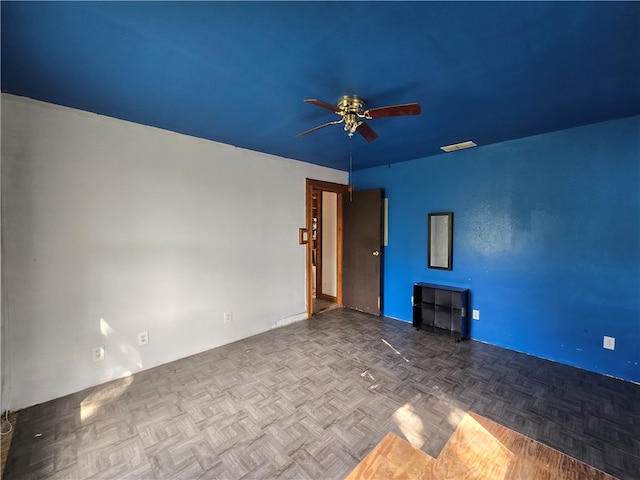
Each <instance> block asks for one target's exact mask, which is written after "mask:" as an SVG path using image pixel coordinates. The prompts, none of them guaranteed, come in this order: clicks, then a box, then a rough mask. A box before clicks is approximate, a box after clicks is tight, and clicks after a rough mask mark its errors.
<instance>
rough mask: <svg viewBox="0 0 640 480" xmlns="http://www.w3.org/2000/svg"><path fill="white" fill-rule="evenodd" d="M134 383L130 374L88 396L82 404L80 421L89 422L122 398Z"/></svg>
mask: <svg viewBox="0 0 640 480" xmlns="http://www.w3.org/2000/svg"><path fill="white" fill-rule="evenodd" d="M132 383H133V376H131V373H130V372H129V375H128V376H127V377H124V378H121V379H119V380H115V381H113V382H110V383H108V384H107V385H105V386H104V387H101V388H98V390H96V391H95V392H93V393H92V394H90V395H89V396H87V398H85V399H84V400H83V401H82V402H81V403H80V420H81V421H82V422H85V421H87V420H89V419H90V418H91V417H92V416H94V415H95V414H96V413H98V411H99V410H100V409H101V408H102V407H103V406H106V405H107V404H109V403H111V402H114V401H115V400H117V399H118V398H120V396H122V394H123V393H124V392H125V391H126V390H127V389H128V388H129V386H130V385H131V384H132Z"/></svg>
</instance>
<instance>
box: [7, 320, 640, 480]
mask: <svg viewBox="0 0 640 480" xmlns="http://www.w3.org/2000/svg"><path fill="white" fill-rule="evenodd" d="M467 411H473V412H476V413H478V414H480V415H482V416H484V417H486V418H489V419H491V420H493V421H496V422H498V423H500V424H502V425H505V426H506V427H508V428H510V429H512V430H514V431H516V432H519V433H521V434H523V435H526V436H527V437H530V438H532V439H534V440H537V441H538V442H540V443H542V444H544V445H547V446H549V447H552V448H554V449H556V450H559V451H561V452H563V453H565V454H567V455H570V456H572V457H575V458H577V459H578V460H580V461H581V462H584V463H586V464H588V465H592V466H594V467H596V468H597V469H599V470H602V471H605V472H607V473H609V474H611V475H614V476H615V477H618V478H620V479H623V480H626V479H637V478H638V472H640V386H638V385H634V384H631V383H629V382H623V381H620V380H616V379H613V378H609V377H605V376H601V375H596V374H592V373H589V372H585V371H583V370H578V369H575V368H572V367H568V366H565V365H560V364H556V363H552V362H548V361H545V360H541V359H538V358H535V357H531V356H527V355H523V354H520V353H517V352H513V351H509V350H505V349H501V348H498V347H494V346H491V345H486V344H482V343H479V342H474V341H465V342H460V343H457V342H455V341H454V340H452V339H451V338H448V337H442V336H437V335H434V334H429V333H427V332H424V331H416V330H414V329H413V328H412V327H411V325H410V324H408V323H405V322H400V321H397V320H392V319H387V318H379V317H373V316H370V315H366V314H362V313H359V312H353V311H349V310H343V309H336V310H329V311H325V312H322V313H320V314H318V315H317V316H315V317H313V318H312V319H310V320H306V321H302V322H298V323H295V324H292V325H288V326H286V327H283V328H279V329H275V330H272V331H269V332H266V333H263V334H260V335H256V336H254V337H251V338H247V339H245V340H242V341H239V342H236V343H233V344H230V345H226V346H223V347H220V348H216V349H213V350H210V351H207V352H203V353H201V354H198V355H194V356H192V357H188V358H185V359H182V360H178V361H176V362H172V363H170V364H166V365H162V366H159V367H156V368H153V369H150V370H146V371H143V372H139V373H136V374H135V375H133V376H131V377H127V378H123V379H120V380H117V381H113V382H110V383H107V384H104V385H99V386H96V387H93V388H90V389H87V390H84V391H82V392H78V393H75V394H72V395H68V396H66V397H63V398H59V399H56V400H53V401H51V402H47V403H44V404H41V405H37V406H34V407H31V408H27V409H24V410H22V411H20V412H17V425H16V431H15V433H14V436H13V442H12V445H11V449H10V451H9V454H8V458H7V465H6V468H5V477H4V478H6V479H12V478H20V479H32V478H34V479H35V478H52V479H55V478H72V479H90V478H91V479H98V478H100V479H122V478H143V479H144V478H146V479H168V478H185V479H196V478H225V479H226V478H229V479H240V478H311V479H319V478H344V477H345V476H346V475H347V474H348V473H349V472H350V471H351V470H353V468H354V467H355V466H356V465H357V464H358V463H359V462H360V461H361V460H362V459H363V458H364V457H365V456H366V455H367V453H369V452H370V451H371V450H372V449H373V448H374V447H375V445H377V444H378V443H379V442H380V441H381V440H382V439H383V438H384V436H385V435H386V434H387V433H389V432H393V433H394V434H396V435H398V436H399V437H401V438H403V439H406V440H407V441H409V442H410V443H411V444H412V445H414V446H416V447H417V448H419V449H420V450H422V451H424V452H425V453H427V454H429V455H430V456H432V457H434V458H437V457H438V455H439V454H440V452H441V451H442V449H443V447H444V446H445V444H446V443H447V441H448V440H449V439H450V437H451V435H452V434H453V433H454V431H455V430H456V428H457V427H458V425H459V423H460V422H461V421H462V419H463V418H464V416H465V414H466V412H467Z"/></svg>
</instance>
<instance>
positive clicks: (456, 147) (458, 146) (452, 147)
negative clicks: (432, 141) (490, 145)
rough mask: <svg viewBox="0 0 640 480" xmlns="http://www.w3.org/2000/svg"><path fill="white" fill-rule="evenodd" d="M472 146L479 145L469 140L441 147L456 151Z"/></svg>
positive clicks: (445, 149) (448, 150) (446, 150)
mask: <svg viewBox="0 0 640 480" xmlns="http://www.w3.org/2000/svg"><path fill="white" fill-rule="evenodd" d="M471 147H477V145H476V144H475V143H473V142H472V141H471V140H469V141H468V142H462V143H454V144H453V145H445V146H444V147H440V148H441V149H442V150H444V151H445V152H454V151H456V150H464V149H465V148H471Z"/></svg>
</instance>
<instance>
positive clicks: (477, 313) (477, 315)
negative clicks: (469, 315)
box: [473, 310, 480, 320]
mask: <svg viewBox="0 0 640 480" xmlns="http://www.w3.org/2000/svg"><path fill="white" fill-rule="evenodd" d="M473 319H474V320H480V310H474V311H473Z"/></svg>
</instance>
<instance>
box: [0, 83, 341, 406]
mask: <svg viewBox="0 0 640 480" xmlns="http://www.w3.org/2000/svg"><path fill="white" fill-rule="evenodd" d="M2 163H3V169H4V171H3V175H2V187H3V188H2V201H3V202H2V209H3V211H2V233H3V235H4V252H3V255H2V258H3V261H4V263H3V275H4V282H5V285H4V287H5V294H6V297H5V302H6V304H5V307H6V308H5V311H6V316H3V319H4V320H5V321H6V322H7V327H8V328H7V330H8V340H9V342H10V348H8V351H9V353H8V355H5V358H4V361H5V365H4V366H5V368H6V369H7V379H6V381H7V383H8V385H3V390H5V387H8V389H9V394H8V395H7V394H5V396H4V401H3V406H5V408H9V409H11V410H16V409H19V408H22V407H25V406H28V405H32V404H37V403H41V402H44V401H46V400H49V399H52V398H55V397H59V396H62V395H65V394H68V393H71V392H75V391H79V390H82V389H84V388H86V387H89V386H92V385H96V384H99V383H102V382H105V381H108V380H111V379H114V378H118V377H122V376H126V375H129V374H130V373H133V372H136V371H139V370H141V369H146V368H149V367H152V366H155V365H159V364H162V363H166V362H169V361H172V360H175V359H178V358H182V357H185V356H188V355H192V354H195V353H197V352H200V351H203V350H206V349H210V348H212V347H216V346H219V345H222V344H226V343H229V342H232V341H235V340H238V339H241V338H244V337H247V336H250V335H254V334H256V333H259V332H263V331H266V330H268V329H270V328H272V327H273V326H274V325H276V324H282V323H287V322H289V321H292V320H296V319H301V318H305V317H306V315H305V249H304V248H303V246H301V245H298V228H299V227H302V226H304V224H305V178H307V177H309V178H314V179H319V180H326V181H331V182H337V183H346V182H347V174H346V173H345V172H340V171H336V170H331V169H327V168H323V167H319V166H315V165H311V164H307V163H302V162H297V161H293V160H288V159H284V158H279V157H275V156H271V155H266V154H261V153H257V152H252V151H248V150H243V149H239V148H235V147H231V146H228V145H223V144H218V143H215V142H210V141H206V140H202V139H197V138H193V137H187V136H184V135H180V134H176V133H172V132H167V131H163V130H159V129H155V128H150V127H145V126H142V125H137V124H133V123H129V122H124V121H120V120H116V119H112V118H107V117H102V116H98V115H94V114H89V113H86V112H81V111H77V110H72V109H69V108H64V107H59V106H55V105H51V104H46V103H42V102H37V101H33V100H28V99H25V98H20V97H15V96H11V95H7V94H3V95H2ZM225 311H232V312H233V321H232V322H231V323H228V324H224V322H223V312H225ZM142 330H148V331H149V344H148V345H146V346H142V347H139V346H137V332H139V331H142ZM98 345H104V347H105V352H106V358H105V360H103V361H101V362H93V361H92V360H91V349H92V347H95V346H98ZM5 402H6V403H5Z"/></svg>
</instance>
